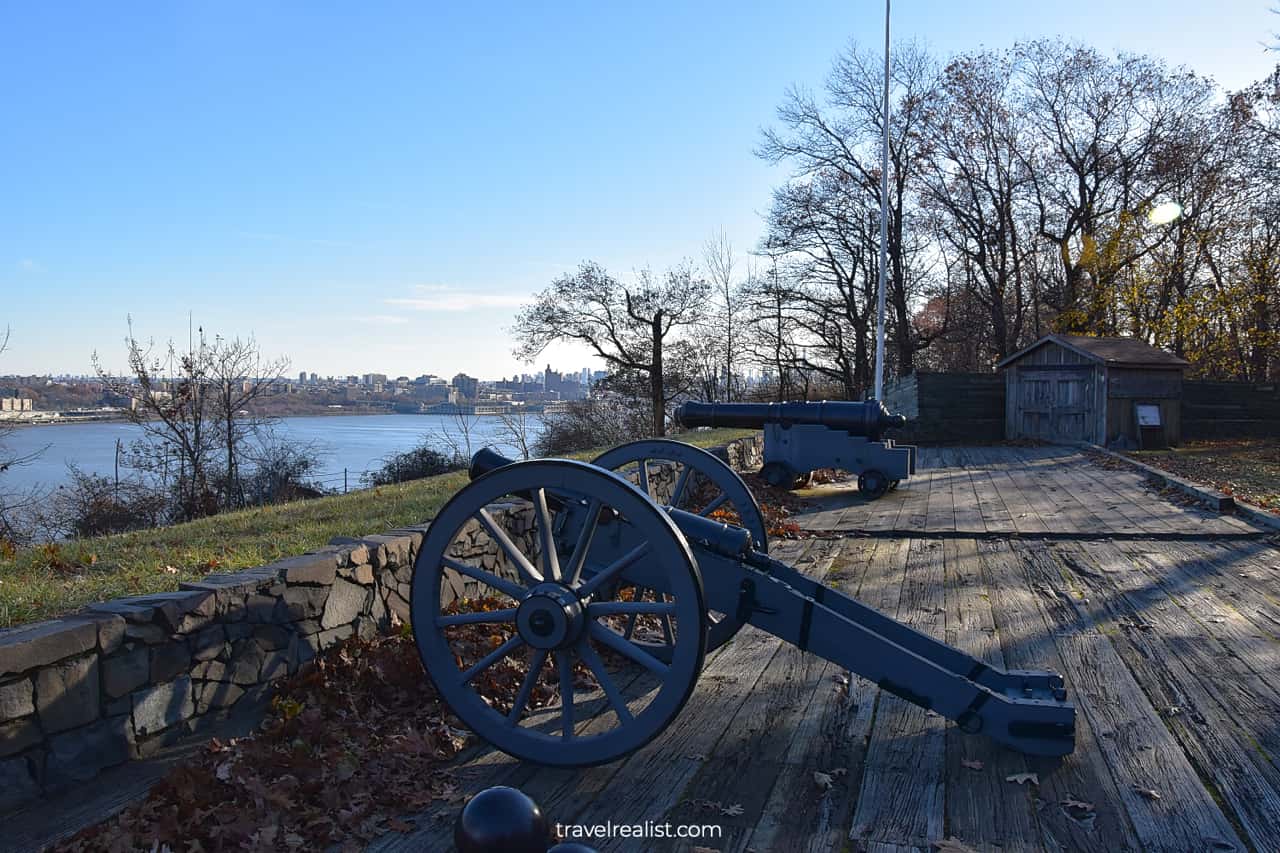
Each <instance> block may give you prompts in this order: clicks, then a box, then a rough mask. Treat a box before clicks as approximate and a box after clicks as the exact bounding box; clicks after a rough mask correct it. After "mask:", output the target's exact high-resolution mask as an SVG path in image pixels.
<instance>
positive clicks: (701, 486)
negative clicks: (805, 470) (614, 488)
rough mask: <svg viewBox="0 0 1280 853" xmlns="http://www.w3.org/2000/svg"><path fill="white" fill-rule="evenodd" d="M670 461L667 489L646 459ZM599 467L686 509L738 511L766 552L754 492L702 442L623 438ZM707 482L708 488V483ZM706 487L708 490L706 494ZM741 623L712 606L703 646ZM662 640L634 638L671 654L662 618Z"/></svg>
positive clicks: (630, 627)
mask: <svg viewBox="0 0 1280 853" xmlns="http://www.w3.org/2000/svg"><path fill="white" fill-rule="evenodd" d="M655 462H656V463H659V464H661V463H664V462H666V463H672V464H674V465H675V466H676V473H675V482H674V483H673V484H672V485H671V488H670V489H669V490H668V489H666V488H664V487H663V486H662V485H660V484H659V483H657V482H655V481H654V479H653V473H654V472H653V469H652V467H651V464H650V463H655ZM591 464H592V465H595V466H597V467H600V468H607V469H609V470H610V471H616V472H618V473H619V474H622V475H623V476H624V477H626V478H627V479H628V480H632V481H633V482H635V483H637V484H638V485H639V486H640V490H641V491H642V492H648V494H649V497H650V498H652V499H653V500H654V501H656V502H657V503H660V504H667V505H668V506H673V507H676V508H677V509H683V510H687V511H689V512H693V513H697V514H698V515H701V516H711V515H712V513H714V512H716V511H717V510H720V509H722V508H723V509H726V510H730V511H732V512H736V513H737V516H738V520H737V521H736V522H733V523H735V524H736V525H737V526H738V527H742V528H745V529H746V530H747V531H748V532H750V533H751V544H752V547H754V548H755V550H757V551H760V552H763V553H766V554H767V553H769V534H768V531H767V530H766V528H765V523H764V514H763V513H761V512H760V505H759V504H758V503H756V499H755V496H754V495H752V494H751V490H750V489H749V488H747V484H746V483H744V482H742V478H741V477H739V476H738V474H737V472H736V471H734V470H733V469H732V468H730V467H729V466H728V465H726V464H725V463H724V462H723V461H722V460H721V459H720V458H719V457H717V456H715V455H714V454H711V453H708V452H707V451H705V450H702V449H701V448H698V447H694V446H693V445H691V444H685V443H684V442H682V441H674V440H673V439H669V438H652V439H644V440H641V441H633V442H631V443H629V444H623V445H620V446H618V447H615V448H613V449H612V450H609V451H606V452H605V453H603V454H601V455H600V456H598V457H597V458H596V459H595V461H593V462H592V463H591ZM707 484H710V486H711V487H712V488H710V489H708V488H707ZM707 492H711V493H710V494H707ZM633 595H634V596H635V597H636V598H644V597H654V596H653V595H652V593H651V592H650V591H648V590H644V589H636V590H635V592H634V593H633ZM635 621H636V620H635V618H634V617H630V618H629V619H628V624H627V630H626V631H625V632H624V634H625V636H626V637H627V639H632V634H633V632H634V628H635ZM741 627H742V623H741V622H739V621H738V620H737V619H736V618H734V617H733V616H732V615H731V614H726V613H720V612H718V611H711V612H709V613H708V614H707V651H713V650H714V649H718V648H720V647H721V646H723V645H724V644H725V643H727V642H729V640H731V639H733V635H734V634H736V633H738V629H739V628H741ZM662 630H663V635H664V636H663V642H661V643H656V644H655V643H647V642H645V641H642V640H633V642H638V643H640V645H641V646H642V647H645V648H648V649H649V650H650V651H651V652H652V653H653V654H655V655H658V656H659V657H660V658H665V657H667V656H668V655H669V653H670V652H669V650H667V649H665V648H664V647H665V646H666V645H667V642H668V641H667V639H666V634H668V633H669V630H668V627H667V626H666V625H665V623H664V624H663V625H662Z"/></svg>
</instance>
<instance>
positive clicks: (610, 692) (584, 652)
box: [578, 643, 632, 724]
mask: <svg viewBox="0 0 1280 853" xmlns="http://www.w3.org/2000/svg"><path fill="white" fill-rule="evenodd" d="M578 654H579V655H580V656H581V657H582V660H583V661H584V662H585V663H586V664H587V668H588V669H590V670H591V674H592V675H594V676H595V677H596V683H597V684H599V685H600V689H601V690H603V691H604V695H605V696H608V697H609V704H610V705H612V706H613V712H614V713H615V714H617V715H618V721H619V722H621V723H623V724H626V723H629V722H631V720H632V716H631V709H630V708H628V707H627V702H626V700H625V699H623V698H622V694H621V693H619V692H618V685H617V684H615V683H614V682H613V676H611V675H610V674H609V670H607V669H605V668H604V661H602V660H600V656H599V655H598V654H596V650H595V649H593V648H591V644H590V643H582V644H581V645H579V646H578Z"/></svg>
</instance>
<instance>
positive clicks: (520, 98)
mask: <svg viewBox="0 0 1280 853" xmlns="http://www.w3.org/2000/svg"><path fill="white" fill-rule="evenodd" d="M1274 5H1275V3H1274V2H1272V0H1232V2H1231V3H1229V4H1221V3H1220V4H1211V3H1203V2H1190V0H1165V2H1131V3H1114V2H1104V0H1082V1H1081V2H1077V3H1071V4H1058V5H1046V4H1035V3H1026V2H1023V0H982V2H977V3H967V4H961V3H954V2H941V0H937V2H925V0H914V2H903V3H898V4H895V6H894V25H893V30H894V37H895V40H911V39H917V40H919V41H921V42H922V43H924V44H926V45H928V46H929V47H930V48H932V49H933V50H934V51H935V52H936V53H937V54H938V55H939V56H941V57H946V56H948V55H951V54H954V53H957V52H961V51H967V50H975V49H978V48H980V47H984V46H985V47H990V48H996V49H1002V48H1005V47H1008V46H1010V45H1012V44H1013V43H1014V42H1015V41H1017V40H1025V39H1030V38H1037V37H1052V36H1061V37H1064V38H1067V39H1076V40H1080V41H1082V42H1085V43H1087V44H1089V45H1092V46H1095V47H1097V48H1099V49H1101V50H1103V51H1108V52H1110V51H1115V50H1117V49H1120V50H1126V51H1130V52H1137V53H1148V54H1152V55H1154V56H1158V57H1161V58H1163V59H1165V60H1167V61H1168V62H1170V63H1171V64H1185V65H1186V66H1188V67H1189V68H1190V69H1191V70H1193V71H1195V72H1197V73H1200V74H1203V75H1208V76H1212V77H1213V78H1215V79H1216V80H1217V81H1218V82H1219V83H1220V84H1221V85H1222V86H1224V87H1226V88H1228V89H1238V88H1240V87H1243V86H1245V85H1247V84H1249V83H1251V82H1253V81H1255V80H1258V79H1261V78H1263V77H1265V76H1266V74H1268V73H1269V72H1270V71H1271V70H1272V69H1274V67H1275V65H1276V55H1275V54H1274V53H1270V54H1269V53H1267V52H1266V50H1265V49H1264V47H1263V42H1266V41H1269V40H1271V38H1272V36H1271V34H1272V33H1273V32H1274V31H1276V30H1280V17H1277V16H1276V15H1273V14H1271V12H1270V7H1272V6H1274ZM882 11H883V4H882V3H881V2H879V0H875V2H871V0H867V2H863V3H849V2H837V0H801V2H796V3H791V4H786V5H785V6H783V5H779V4H751V3H741V2H737V3H728V2H706V3H697V4H683V3H682V4H676V3H666V4H661V3H660V4H652V5H646V6H643V7H639V6H635V7H628V6H621V5H609V4H603V5H602V4H595V5H591V6H582V7H572V6H554V7H546V6H542V5H538V6H532V5H528V4H507V5H499V6H493V5H489V6H484V7H472V6H467V5H465V4H463V5H452V6H440V5H435V4H419V3H409V2H398V0H389V2H387V3H384V4H379V5H378V6H377V11H376V13H373V12H370V11H369V10H368V9H367V8H364V7H358V6H323V5H317V4H303V3H301V2H298V0H281V2H273V3H269V4H263V3H254V2H249V0H229V2H226V3H218V4H170V5H163V6H159V7H147V8H143V7H130V6H121V5H119V4H102V3H89V2H79V3H76V2H72V3H54V4H44V3H7V4H3V5H2V6H0V80H3V81H5V82H6V83H7V84H8V85H7V86H5V93H6V97H5V110H6V118H5V133H3V134H0V186H2V187H4V198H3V200H2V201H0V329H2V328H3V327H5V326H9V327H12V330H13V335H12V339H11V341H10V349H9V351H7V352H5V353H4V354H3V355H0V374H6V373H18V374H32V373H42V374H43V373H65V374H76V373H87V372H90V370H91V367H90V362H89V360H90V356H91V354H92V353H93V352H94V351H97V352H98V354H99V355H100V356H101V358H102V361H103V364H104V366H106V367H107V368H109V369H113V370H122V369H123V368H124V366H125V350H124V346H123V344H122V339H123V337H124V335H125V332H126V318H127V317H128V316H130V315H131V316H132V317H133V319H134V328H135V331H136V332H137V334H138V335H139V336H141V337H143V338H155V339H157V340H160V341H163V340H166V339H168V338H170V337H172V338H174V339H175V340H177V341H180V342H181V341H185V339H186V330H187V318H188V312H191V314H192V315H193V316H194V319H195V322H196V323H197V324H200V325H203V326H204V328H205V329H206V330H208V331H209V332H210V333H218V334H222V335H225V336H230V337H235V336H242V337H243V336H247V335H250V334H252V335H254V336H255V337H256V338H257V339H258V341H259V343H260V345H261V348H262V350H263V352H264V354H266V355H268V356H281V355H283V356H288V357H289V358H290V360H291V363H292V369H293V371H294V372H295V373H296V372H297V371H300V370H304V369H305V370H308V371H315V372H317V373H320V374H323V375H335V376H336V375H338V374H339V373H342V374H350V373H355V374H364V373H369V372H373V371H378V372H388V373H390V374H394V375H402V374H406V375H418V374H419V373H421V372H423V371H424V370H431V371H440V372H442V375H449V376H452V375H454V374H455V373H461V372H464V373H467V374H469V375H472V376H477V377H498V376H503V375H507V376H509V375H511V374H512V373H519V372H530V371H532V370H534V369H538V368H540V367H541V366H542V365H544V364H545V363H546V362H548V361H549V362H551V363H552V364H560V365H569V364H575V365H582V364H588V365H590V366H591V367H592V368H593V369H596V368H600V367H603V364H601V363H600V362H599V361H598V360H597V359H595V358H593V357H591V356H590V354H589V353H588V352H587V351H586V350H585V349H584V348H582V347H578V346H567V345H558V346H555V347H552V348H551V349H550V350H548V351H547V352H546V353H544V354H543V355H542V356H540V357H539V359H538V364H537V365H530V364H522V363H520V362H518V361H517V360H516V359H515V358H513V357H512V355H511V349H512V346H513V341H511V340H510V339H509V337H508V335H507V333H506V331H505V329H506V328H507V327H508V326H510V324H511V322H512V319H513V317H514V314H515V312H516V310H517V309H518V307H519V305H521V304H522V303H524V302H527V301H528V300H529V299H530V298H531V297H532V295H533V294H534V293H535V292H536V291H538V290H540V289H541V288H543V287H545V286H546V285H547V284H548V283H549V282H550V281H551V280H552V279H553V278H555V277H556V276H557V275H560V274H563V273H567V272H571V271H572V270H574V269H575V268H576V267H577V265H578V264H579V263H580V262H582V261H584V260H588V259H590V260H595V261H599V262H600V263H601V264H603V265H604V266H605V267H606V268H607V269H608V270H609V271H610V272H612V273H613V274H615V275H617V276H619V277H622V278H624V279H626V278H629V277H630V276H632V275H633V274H634V272H635V271H636V270H639V269H642V268H644V267H652V268H653V269H655V270H659V271H660V270H662V269H665V268H666V267H668V266H671V265H673V264H676V263H679V262H681V261H682V260H683V259H686V258H692V259H694V260H697V259H698V257H699V255H700V253H701V247H702V245H703V243H704V242H705V241H706V240H707V239H708V238H710V237H712V236H713V235H714V234H716V233H717V232H720V231H723V232H724V233H725V234H726V235H727V236H728V238H729V239H730V240H731V241H732V243H733V244H734V246H735V247H736V248H737V250H738V251H739V252H740V253H744V254H745V253H746V252H748V251H750V250H751V249H753V248H754V247H755V245H756V242H757V240H758V239H759V237H760V235H761V232H762V225H761V218H760V214H761V213H763V212H764V211H765V210H766V209H767V207H768V205H769V202H770V193H771V191H772V189H773V188H774V187H775V186H777V185H778V184H779V183H781V182H782V181H783V180H784V179H785V177H786V175H785V171H784V170H782V169H778V168H773V167H770V166H769V165H767V164H766V163H764V162H762V161H761V160H760V159H758V158H757V157H756V156H755V155H754V153H753V152H754V149H755V148H756V146H757V145H758V144H759V142H760V129H761V128H762V127H765V126H769V125H771V124H772V123H773V122H774V117H775V110H776V108H777V107H778V105H779V104H780V103H781V102H782V100H783V97H784V93H785V92H786V90H787V88H788V87H790V86H793V85H796V86H800V87H803V88H808V89H815V90H816V89H820V88H821V86H822V84H823V80H824V78H825V76H826V74H827V72H828V70H829V68H830V66H831V62H832V60H833V59H834V58H835V57H836V56H837V55H838V54H839V53H840V52H841V51H842V50H843V49H844V48H845V47H846V46H847V45H848V43H849V41H850V40H851V39H853V40H857V41H858V42H859V43H860V44H862V45H864V46H866V47H868V48H870V49H872V50H875V51H878V50H879V49H880V47H879V46H880V44H881V43H882V40H883V35H882V33H883V30H882V29H881V27H882V17H881V15H882Z"/></svg>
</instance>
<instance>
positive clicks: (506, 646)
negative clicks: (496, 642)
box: [458, 634, 524, 684]
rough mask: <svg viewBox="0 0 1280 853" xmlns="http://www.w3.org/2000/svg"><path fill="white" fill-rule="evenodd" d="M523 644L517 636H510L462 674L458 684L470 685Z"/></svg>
mask: <svg viewBox="0 0 1280 853" xmlns="http://www.w3.org/2000/svg"><path fill="white" fill-rule="evenodd" d="M523 644H524V640H522V639H520V635H519V634H512V635H511V637H510V638H509V639H508V640H507V641H506V642H505V643H503V644H502V645H500V646H498V647H497V648H496V649H494V650H493V651H491V652H489V654H487V655H485V656H484V657H483V658H481V659H480V660H479V662H477V663H476V664H475V665H474V666H472V667H471V669H469V670H467V671H466V672H464V673H462V677H461V678H460V679H459V681H458V683H459V684H470V683H471V679H473V678H475V677H476V676H477V675H479V674H480V673H482V672H484V671H485V670H486V669H488V668H489V667H491V666H493V665H494V664H495V663H497V662H498V661H500V660H502V659H503V658H504V657H506V656H507V655H509V654H511V653H512V652H514V651H515V650H516V649H517V648H519V647H520V646H521V645H523Z"/></svg>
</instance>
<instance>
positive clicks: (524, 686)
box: [507, 649, 547, 726]
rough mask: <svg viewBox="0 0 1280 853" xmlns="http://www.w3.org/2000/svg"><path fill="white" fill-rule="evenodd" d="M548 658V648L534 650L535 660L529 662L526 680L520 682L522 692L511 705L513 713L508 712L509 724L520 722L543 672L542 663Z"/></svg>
mask: <svg viewBox="0 0 1280 853" xmlns="http://www.w3.org/2000/svg"><path fill="white" fill-rule="evenodd" d="M546 660H547V650H546V649H536V650H535V651H534V653H533V660H532V661H530V662H529V672H528V673H527V674H526V675H525V677H524V681H522V682H521V683H520V692H519V693H517V694H516V701H515V704H513V705H512V706H511V713H510V714H507V725H509V726H514V725H515V724H516V723H518V722H520V715H521V714H522V713H523V712H524V706H525V705H528V704H529V696H530V695H532V693H533V688H534V685H536V684H537V683H538V674H539V673H541V672H542V665H543V664H544V663H546Z"/></svg>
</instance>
